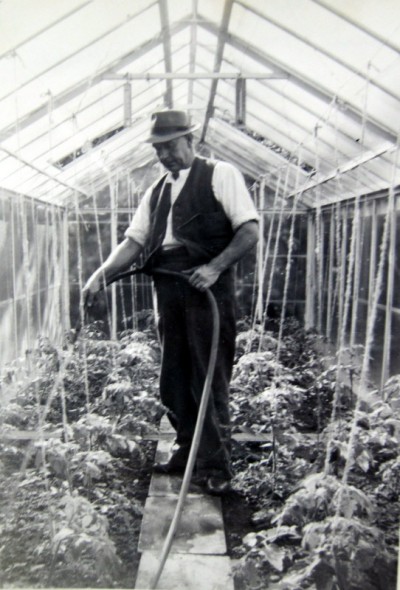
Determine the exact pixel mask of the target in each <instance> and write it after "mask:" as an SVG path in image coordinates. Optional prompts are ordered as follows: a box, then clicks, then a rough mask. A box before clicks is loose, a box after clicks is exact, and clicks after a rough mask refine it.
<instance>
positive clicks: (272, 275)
mask: <svg viewBox="0 0 400 590" xmlns="http://www.w3.org/2000/svg"><path fill="white" fill-rule="evenodd" d="M289 173H290V166H289V164H288V165H287V167H286V173H285V182H284V186H283V192H282V197H281V199H282V200H281V208H280V211H279V218H278V224H277V228H276V232H275V243H274V250H273V254H272V260H271V269H270V272H269V277H268V282H267V294H266V298H265V305H264V316H263V324H265V321H266V318H267V314H268V309H269V304H270V301H271V293H272V285H273V281H274V278H275V268H276V261H277V259H278V251H279V243H280V239H281V234H282V224H283V218H284V212H285V204H286V196H287V190H288V182H289ZM279 179H280V177H279ZM278 193H279V185H277V190H276V192H275V196H276V199H277V198H278ZM275 203H276V201H274V205H275ZM274 210H275V206H274ZM272 232H273V224H272V223H271V224H270V232H269V234H268V242H267V251H266V256H265V270H264V272H266V269H267V263H268V258H269V247H270V243H271V240H272Z"/></svg>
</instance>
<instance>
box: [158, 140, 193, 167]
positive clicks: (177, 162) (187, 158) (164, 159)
mask: <svg viewBox="0 0 400 590" xmlns="http://www.w3.org/2000/svg"><path fill="white" fill-rule="evenodd" d="M153 147H154V149H155V150H156V153H157V156H158V159H159V160H160V162H161V164H163V165H164V166H165V168H166V169H167V170H169V171H170V172H179V170H182V169H183V168H189V166H191V164H192V161H193V150H192V145H191V142H190V141H189V138H188V137H187V136H186V135H184V136H183V137H177V138H176V139H171V140H170V141H164V142H162V143H155V144H153Z"/></svg>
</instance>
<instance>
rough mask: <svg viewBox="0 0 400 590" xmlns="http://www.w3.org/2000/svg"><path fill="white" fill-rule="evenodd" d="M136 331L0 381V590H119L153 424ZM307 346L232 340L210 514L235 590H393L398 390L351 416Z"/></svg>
mask: <svg viewBox="0 0 400 590" xmlns="http://www.w3.org/2000/svg"><path fill="white" fill-rule="evenodd" d="M142 328H144V329H142V331H141V332H132V331H129V332H126V333H124V334H122V335H121V337H120V339H119V341H118V342H117V343H115V342H110V341H109V340H107V339H106V338H105V336H104V334H103V333H102V331H101V330H100V329H99V326H98V325H93V326H91V327H89V328H87V330H86V332H85V334H82V336H81V338H79V339H78V341H77V342H76V343H75V344H73V343H69V344H67V345H66V347H65V348H64V349H63V350H62V351H58V350H56V349H54V348H53V347H52V346H51V344H50V343H49V342H47V341H45V340H41V341H40V342H39V344H38V348H37V350H35V351H32V352H31V359H30V374H29V376H27V375H22V373H21V370H20V369H18V370H17V368H15V369H14V370H13V368H10V370H9V371H8V373H7V374H6V375H5V376H4V378H3V381H2V398H3V412H2V416H1V420H2V423H1V432H2V436H1V438H0V459H1V464H0V469H1V481H2V484H1V488H2V490H1V491H2V493H1V498H0V519H1V520H0V527H1V545H0V571H1V572H2V573H1V576H2V577H1V584H2V585H3V586H5V587H21V588H24V587H25V588H27V587H30V588H32V587H38V588H39V587H64V588H66V587H67V588H73V587H76V588H78V587H80V588H82V587H92V588H96V587H98V588H102V587H107V588H112V587H115V588H133V587H134V584H135V578H136V572H137V567H138V561H139V555H138V553H137V543H138V536H139V531H140V525H141V517H142V510H143V506H144V502H145V500H146V497H147V493H148V486H149V482H150V477H151V472H152V465H153V461H154V450H155V443H154V442H151V441H150V440H149V438H151V437H152V436H153V437H154V436H155V435H156V432H157V425H158V423H159V420H160V417H161V415H162V414H163V408H162V407H161V406H160V404H159V401H158V368H159V348H158V343H157V340H156V338H155V334H154V330H153V327H152V325H151V324H146V325H144V327H142ZM318 343H319V340H318V337H317V336H315V335H313V334H307V333H306V332H304V330H303V329H302V328H301V327H300V326H298V325H297V324H296V323H294V322H288V326H287V330H286V331H285V333H284V334H283V338H282V342H281V343H278V340H277V337H276V332H274V331H273V330H269V331H265V330H261V329H260V328H259V327H258V328H256V329H246V326H243V325H242V326H241V330H240V333H239V336H238V342H237V349H238V352H237V359H236V364H235V369H234V375H233V380H232V396H231V401H232V404H231V410H232V423H233V434H234V435H236V438H235V439H234V441H233V467H234V473H235V476H234V479H233V491H232V492H231V493H230V494H228V495H227V496H225V497H223V499H222V504H223V513H224V520H225V527H226V535H227V546H228V551H229V555H230V557H231V558H232V560H233V566H234V571H235V588H236V590H264V589H265V590H266V589H267V588H268V590H309V589H310V590H321V589H322V588H323V589H326V588H329V589H330V590H343V589H345V590H361V588H362V590H394V588H395V576H396V559H397V543H398V536H397V535H398V523H399V510H398V494H399V490H400V462H399V460H398V455H399V453H398V451H399V440H400V423H399V421H398V420H397V417H396V416H397V412H398V409H400V379H399V378H392V380H391V381H390V382H389V383H388V384H387V386H386V389H385V391H384V392H383V395H384V397H383V398H382V397H381V396H378V397H377V396H376V394H374V395H372V396H371V399H370V400H368V399H367V401H365V403H363V405H362V407H361V408H359V411H358V413H357V414H355V412H354V399H355V397H354V394H353V392H352V391H349V389H348V388H346V387H342V386H338V385H337V383H336V379H335V375H336V370H335V369H329V368H328V369H327V368H326V366H325V365H324V363H323V362H322V360H321V359H320V352H319V347H318ZM32 369H33V370H32ZM383 400H384V401H383ZM332 416H333V417H334V418H333V417H332ZM16 431H18V432H19V433H20V436H19V440H18V437H15V436H14V435H15V432H16ZM27 432H28V435H26V433H27ZM13 433H14V435H13ZM29 433H31V435H29ZM32 433H33V434H32ZM13 436H14V438H13ZM29 436H31V439H30V438H29ZM350 436H351V437H352V448H349V445H348V441H349V437H350ZM32 437H33V438H32ZM246 437H247V441H246ZM238 439H240V440H238ZM328 449H329V450H328ZM349 461H350V465H349ZM346 466H347V467H349V469H348V474H347V475H348V476H347V479H346V480H345V481H344V480H343V474H344V472H345V468H346ZM199 590H200V589H199Z"/></svg>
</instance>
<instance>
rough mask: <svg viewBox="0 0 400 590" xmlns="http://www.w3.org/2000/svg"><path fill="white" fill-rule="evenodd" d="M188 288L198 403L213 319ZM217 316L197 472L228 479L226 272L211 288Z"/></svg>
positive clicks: (229, 290) (231, 324)
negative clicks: (214, 353)
mask: <svg viewBox="0 0 400 590" xmlns="http://www.w3.org/2000/svg"><path fill="white" fill-rule="evenodd" d="M187 289H188V290H189V289H190V292H189V293H188V298H189V297H190V302H191V303H190V305H188V306H187V307H186V322H187V326H188V333H189V334H191V338H190V341H189V346H190V355H191V366H192V395H193V397H194V398H195V400H196V403H197V405H199V404H200V400H201V395H202V392H203V385H204V381H205V378H206V375H207V369H208V360H209V356H210V349H211V339H212V328H213V326H212V317H211V311H210V306H209V303H208V300H207V298H206V296H205V295H204V293H200V292H198V291H196V292H194V293H193V289H191V288H190V287H189V286H188V287H187ZM212 292H213V295H214V297H215V299H216V302H217V306H218V311H219V316H220V338H219V344H218V354H217V362H216V367H215V373H214V378H213V382H212V389H211V396H210V401H209V404H208V408H207V413H206V418H205V421H204V427H203V434H202V437H201V441H200V446H199V451H198V460H197V471H198V474H199V475H201V473H202V472H203V473H204V474H205V475H206V474H213V473H215V474H216V475H221V476H223V477H230V476H231V467H230V420H229V382H230V378H231V373H232V365H233V356H234V345H235V309H234V289H233V277H232V273H231V272H230V271H229V272H227V273H225V274H224V275H223V276H222V277H221V278H220V279H219V281H218V282H217V283H216V285H214V286H213V287H212Z"/></svg>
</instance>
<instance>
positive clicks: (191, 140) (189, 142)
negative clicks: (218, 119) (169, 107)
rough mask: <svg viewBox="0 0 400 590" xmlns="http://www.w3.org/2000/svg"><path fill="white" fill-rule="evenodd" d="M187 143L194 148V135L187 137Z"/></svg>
mask: <svg viewBox="0 0 400 590" xmlns="http://www.w3.org/2000/svg"><path fill="white" fill-rule="evenodd" d="M185 138H186V141H187V142H188V145H190V146H192V145H193V133H188V134H187V135H185Z"/></svg>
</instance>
